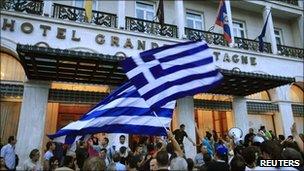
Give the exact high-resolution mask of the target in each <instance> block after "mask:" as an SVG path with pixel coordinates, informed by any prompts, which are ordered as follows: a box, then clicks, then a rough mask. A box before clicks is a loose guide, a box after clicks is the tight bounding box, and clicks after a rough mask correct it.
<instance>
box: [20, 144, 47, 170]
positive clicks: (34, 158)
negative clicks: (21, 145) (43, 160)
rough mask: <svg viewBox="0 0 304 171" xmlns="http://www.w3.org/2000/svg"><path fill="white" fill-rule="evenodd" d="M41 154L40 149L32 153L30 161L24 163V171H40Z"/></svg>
mask: <svg viewBox="0 0 304 171" xmlns="http://www.w3.org/2000/svg"><path fill="white" fill-rule="evenodd" d="M39 157H40V152H39V150H38V149H34V150H32V151H31V152H30V155H29V159H27V160H25V162H24V163H23V170H26V171H40V170H42V166H41V164H40V162H39Z"/></svg>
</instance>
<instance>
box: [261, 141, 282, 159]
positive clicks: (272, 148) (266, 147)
mask: <svg viewBox="0 0 304 171" xmlns="http://www.w3.org/2000/svg"><path fill="white" fill-rule="evenodd" d="M260 149H261V155H262V158H263V159H266V160H267V159H272V160H277V159H281V158H282V157H281V154H282V150H283V148H282V146H281V144H280V143H279V142H277V141H273V140H269V141H264V142H263V143H262V144H261V146H260Z"/></svg>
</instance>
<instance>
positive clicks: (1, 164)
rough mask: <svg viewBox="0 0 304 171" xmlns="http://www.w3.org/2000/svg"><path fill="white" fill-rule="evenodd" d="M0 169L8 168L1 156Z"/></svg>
mask: <svg viewBox="0 0 304 171" xmlns="http://www.w3.org/2000/svg"><path fill="white" fill-rule="evenodd" d="M0 170H1V171H2V170H8V168H7V167H6V166H5V161H4V158H3V157H0Z"/></svg>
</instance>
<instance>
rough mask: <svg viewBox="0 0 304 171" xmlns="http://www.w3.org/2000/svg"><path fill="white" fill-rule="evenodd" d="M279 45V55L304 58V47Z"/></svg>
mask: <svg viewBox="0 0 304 171" xmlns="http://www.w3.org/2000/svg"><path fill="white" fill-rule="evenodd" d="M277 46H278V53H279V55H283V56H288V57H294V58H300V59H304V49H300V48H295V47H290V46H283V45H277Z"/></svg>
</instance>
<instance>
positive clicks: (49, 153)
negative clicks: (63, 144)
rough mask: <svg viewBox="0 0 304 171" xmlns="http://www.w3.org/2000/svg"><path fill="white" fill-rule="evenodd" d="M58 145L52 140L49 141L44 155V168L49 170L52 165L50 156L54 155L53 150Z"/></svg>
mask: <svg viewBox="0 0 304 171" xmlns="http://www.w3.org/2000/svg"><path fill="white" fill-rule="evenodd" d="M55 148H56V146H55V143H54V142H52V141H49V142H47V143H46V152H45V154H44V156H43V159H44V162H43V170H49V166H50V163H49V161H50V158H51V157H53V156H54V154H53V151H54V150H55Z"/></svg>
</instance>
